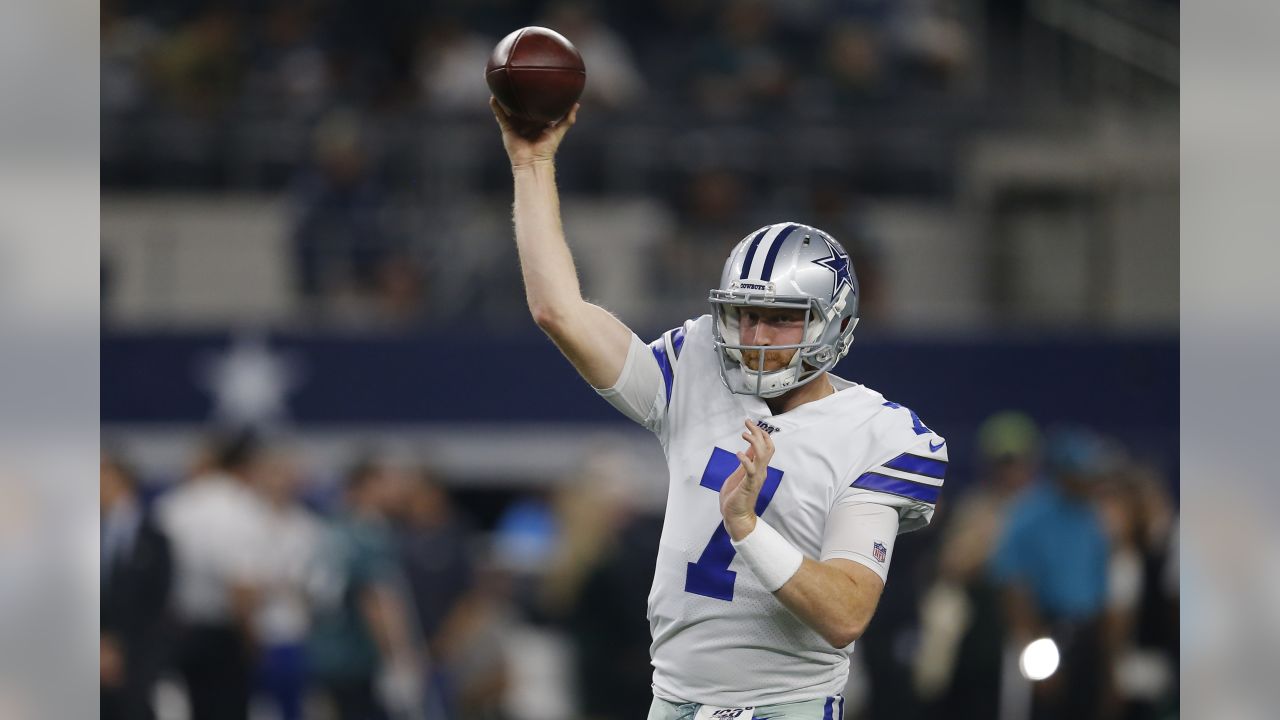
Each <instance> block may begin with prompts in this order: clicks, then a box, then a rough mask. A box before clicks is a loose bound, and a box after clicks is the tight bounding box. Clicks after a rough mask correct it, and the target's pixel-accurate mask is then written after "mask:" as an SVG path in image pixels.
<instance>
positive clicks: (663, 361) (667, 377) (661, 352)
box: [649, 337, 676, 407]
mask: <svg viewBox="0 0 1280 720" xmlns="http://www.w3.org/2000/svg"><path fill="white" fill-rule="evenodd" d="M649 349H650V350H652V351H653V357H654V358H655V359H656V360H657V361H658V368H659V369H660V370H662V380H663V382H664V383H666V386H667V407H671V383H672V382H673V381H674V380H675V379H676V371H675V368H674V367H672V365H671V361H670V359H668V358H667V342H666V338H665V337H660V338H658V339H657V340H654V341H653V342H651V343H649Z"/></svg>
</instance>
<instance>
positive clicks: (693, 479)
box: [599, 315, 947, 707]
mask: <svg viewBox="0 0 1280 720" xmlns="http://www.w3.org/2000/svg"><path fill="white" fill-rule="evenodd" d="M711 322H712V321H711V317H710V316H709V315H704V316H703V317H701V318H698V319H697V320H691V321H689V322H687V323H685V324H684V326H683V327H681V328H677V329H675V330H672V331H670V332H668V333H666V334H664V335H663V336H662V337H661V338H659V339H658V340H657V341H655V342H654V343H653V344H652V345H650V346H649V347H648V348H645V347H644V346H643V344H641V343H640V341H639V340H634V341H633V343H634V344H633V348H632V352H631V354H630V356H629V358H628V361H627V365H626V367H624V369H623V372H622V377H620V378H619V381H618V384H617V385H615V386H614V388H610V389H608V390H601V391H599V392H600V393H601V394H602V395H603V396H605V397H606V399H608V400H609V401H610V402H611V403H613V404H614V405H615V406H617V407H619V409H622V410H623V411H624V412H625V413H626V414H628V415H629V416H631V417H632V418H633V419H635V420H637V421H638V422H640V423H641V424H643V425H645V427H647V428H649V429H650V430H652V431H653V432H654V433H655V434H656V435H657V436H658V438H659V439H660V440H661V442H662V447H663V449H664V451H665V453H666V457H667V466H668V471H669V482H670V487H669V490H668V495H667V508H666V518H665V521H664V524H663V529H662V540H661V545H660V549H659V551H658V559H657V569H656V571H655V574H654V580H653V588H652V590H651V592H650V594H649V625H650V631H651V632H652V635H653V645H652V648H651V653H652V658H653V666H654V674H653V691H654V694H655V695H656V696H658V697H660V698H662V699H665V700H670V701H673V702H698V703H703V704H708V705H716V706H722V707H749V706H756V707H758V706H761V705H770V704H776V703H785V702H798V701H803V700H812V699H815V698H821V697H826V696H833V695H836V694H838V693H840V692H841V691H842V690H843V688H844V685H845V682H846V679H847V676H848V665H849V659H848V653H849V652H850V651H851V650H852V647H853V646H852V644H850V645H849V646H848V647H846V648H839V649H838V648H833V647H831V645H830V644H828V643H827V642H826V641H825V640H824V639H823V638H822V637H821V636H820V635H819V634H818V633H817V632H816V631H814V630H812V629H811V628H809V627H808V626H807V625H806V624H805V623H803V622H802V621H801V620H800V619H799V618H797V617H796V616H795V615H793V614H792V613H791V611H789V610H788V609H787V608H786V607H785V606H783V605H782V603H781V602H780V601H779V600H778V599H777V598H776V597H774V595H773V594H772V593H771V592H769V591H767V590H765V588H764V587H763V586H762V585H761V584H760V583H759V581H758V580H756V578H755V577H754V576H753V575H752V573H751V571H750V570H749V569H748V568H747V567H746V566H745V565H744V564H743V562H742V561H741V559H740V558H738V557H737V556H736V552H735V550H734V549H733V546H732V544H731V543H730V540H729V535H728V533H727V532H726V530H725V528H724V525H723V518H722V517H721V515H720V506H719V489H720V487H721V485H722V484H723V483H724V481H725V479H726V478H727V477H728V476H729V475H730V474H731V473H732V472H734V471H735V470H736V469H737V468H738V460H737V458H736V457H735V456H734V452H735V451H739V450H741V449H742V448H743V447H745V445H746V443H745V441H744V440H743V439H742V437H741V434H742V422H743V420H744V419H747V418H750V419H751V420H754V421H756V422H757V424H759V425H760V426H761V427H763V428H764V429H765V430H766V431H768V432H769V433H770V434H771V436H772V437H773V438H774V441H775V442H774V444H775V451H774V456H773V459H772V460H771V461H770V463H769V470H768V474H767V478H766V480H765V482H764V485H763V488H762V490H761V492H760V498H759V500H758V502H757V503H756V512H757V513H758V514H759V515H760V516H761V517H762V518H764V519H765V520H766V521H768V523H769V524H770V525H771V526H773V527H774V528H776V529H777V531H778V532H779V533H781V535H782V536H783V537H785V538H786V539H787V540H789V541H790V542H791V543H792V544H793V545H795V546H796V548H798V549H799V550H800V551H801V552H803V553H804V554H805V555H806V556H807V557H810V558H814V559H819V560H825V559H828V558H830V557H847V558H849V559H852V560H856V561H859V562H862V563H863V564H865V565H868V566H869V567H872V568H873V569H876V570H877V571H878V572H879V573H880V575H881V577H882V578H883V577H884V574H885V572H887V567H888V562H889V555H890V554H891V552H892V540H893V538H892V537H887V538H884V539H883V541H882V542H880V541H877V542H874V543H870V542H868V544H872V545H873V547H867V548H865V549H864V548H855V549H853V550H854V552H850V551H849V550H850V549H849V548H833V547H830V542H829V541H830V536H831V528H829V527H828V518H829V516H830V515H831V514H832V511H833V509H835V508H837V507H839V506H842V505H848V504H851V503H858V504H864V503H875V504H877V505H883V506H888V507H891V508H893V509H894V510H896V511H897V513H898V518H899V522H898V525H897V532H907V531H910V530H914V529H916V528H919V527H923V526H924V525H926V524H928V522H929V520H930V519H931V518H932V516H933V507H934V503H935V502H936V501H937V497H938V494H939V492H940V490H941V486H942V477H943V474H944V473H943V471H944V470H945V468H946V462H947V450H946V446H945V441H944V440H943V439H942V438H941V437H939V436H938V435H936V434H935V433H933V432H932V431H931V430H930V429H929V428H928V427H926V426H925V425H924V424H923V423H922V422H921V421H920V420H919V418H917V417H916V415H915V413H913V412H912V411H910V410H909V409H907V408H905V407H902V406H900V405H898V404H897V403H892V402H887V401H886V400H885V398H884V397H883V396H881V395H880V394H879V393H877V392H875V391H873V390H870V389H868V388H866V387H864V386H862V385H858V384H856V383H851V382H848V381H846V380H843V379H841V378H837V377H835V376H829V377H830V378H831V382H832V384H833V385H834V386H835V388H836V390H837V391H838V392H836V393H834V394H832V395H829V396H827V397H824V398H822V399H820V400H815V401H812V402H809V403H806V404H804V405H802V406H800V407H798V408H795V409H793V410H791V411H789V412H786V413H783V414H782V415H778V416H774V415H772V414H771V413H770V411H769V408H768V406H767V405H766V404H765V402H764V401H763V400H762V399H760V398H758V397H754V396H749V395H738V394H734V393H731V392H730V391H729V390H728V389H727V388H726V387H725V386H724V384H723V383H722V382H721V379H720V374H719V362H720V360H719V356H718V354H717V352H716V350H715V347H714V345H713V343H712V333H711ZM638 350H639V351H638ZM650 363H651V365H650ZM654 366H656V368H657V370H658V372H657V373H654V372H653V370H654ZM636 378H648V380H645V381H637V380H636ZM654 386H656V387H654ZM890 534H892V530H891V531H890ZM877 566H878V567H877Z"/></svg>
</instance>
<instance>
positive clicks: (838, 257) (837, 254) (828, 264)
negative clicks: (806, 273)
mask: <svg viewBox="0 0 1280 720" xmlns="http://www.w3.org/2000/svg"><path fill="white" fill-rule="evenodd" d="M820 237H821V238H822V241H823V242H825V243H826V244H827V250H828V251H829V252H830V253H831V254H830V255H828V256H827V257H824V258H822V259H821V260H814V261H813V263H814V264H815V265H821V266H822V267H824V268H826V269H828V270H830V271H831V272H833V273H835V274H836V276H835V279H834V280H833V281H832V284H831V297H832V298H836V297H839V296H840V290H841V288H842V287H844V286H846V285H847V286H849V291H850V292H853V276H852V275H850V274H849V254H848V253H846V252H845V251H844V250H842V249H841V248H840V246H839V245H837V244H835V242H833V241H832V240H831V238H829V237H827V236H825V235H821V236H820Z"/></svg>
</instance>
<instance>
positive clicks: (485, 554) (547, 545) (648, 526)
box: [100, 412, 1178, 720]
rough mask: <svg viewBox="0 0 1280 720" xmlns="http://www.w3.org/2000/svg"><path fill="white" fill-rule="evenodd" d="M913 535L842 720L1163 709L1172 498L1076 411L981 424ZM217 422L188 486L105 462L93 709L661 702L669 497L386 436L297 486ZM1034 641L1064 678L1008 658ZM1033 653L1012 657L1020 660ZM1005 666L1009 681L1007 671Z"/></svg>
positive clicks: (622, 707)
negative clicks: (1041, 421)
mask: <svg viewBox="0 0 1280 720" xmlns="http://www.w3.org/2000/svg"><path fill="white" fill-rule="evenodd" d="M974 452H976V456H975V457H976V458H978V463H977V467H980V468H981V470H980V471H979V472H978V474H977V475H976V476H975V477H973V478H949V479H948V488H950V489H951V494H949V495H946V496H944V501H943V503H942V504H940V506H939V512H938V517H937V519H936V521H935V525H937V527H934V528H931V529H930V530H928V531H925V532H922V533H915V534H910V535H906V536H904V537H903V538H902V539H901V541H900V545H899V548H898V549H897V551H896V553H895V561H894V569H893V572H892V573H891V576H890V582H889V583H888V585H887V586H886V590H885V595H884V597H883V599H882V601H881V603H880V608H879V610H878V612H877V614H876V618H875V620H874V622H873V623H872V625H871V628H870V629H869V631H868V632H867V633H866V635H865V636H864V637H863V638H862V639H861V640H860V641H859V642H858V645H857V649H856V650H855V652H854V656H853V659H854V665H853V672H852V675H851V682H850V686H849V689H848V690H847V693H846V694H847V695H848V697H849V712H848V717H849V718H851V719H852V718H863V719H865V720H880V719H885V718H895V719H899V720H900V719H902V718H921V719H924V718H942V719H949V718H956V719H961V718H975V719H978V718H982V719H988V718H1009V719H1014V720H1016V719H1018V718H1034V719H1035V720H1041V719H1044V718H1059V717H1061V718H1085V717H1087V718H1101V719H1114V720H1153V719H1155V718H1168V717H1176V715H1177V697H1178V682H1177V677H1178V550H1177V542H1176V537H1177V535H1176V532H1177V510H1176V503H1175V500H1174V498H1172V497H1171V495H1170V487H1169V486H1168V483H1167V481H1166V480H1165V478H1163V477H1162V476H1161V475H1160V474H1159V473H1158V471H1157V469H1156V468H1153V467H1151V466H1150V465H1148V464H1145V463H1143V462H1141V461H1139V460H1137V459H1135V458H1133V457H1130V456H1129V455H1128V454H1127V453H1126V452H1125V450H1124V448H1122V447H1119V446H1118V445H1117V444H1115V443H1114V442H1111V441H1109V440H1107V439H1106V438H1103V437H1100V436H1098V435H1096V434H1095V433H1093V432H1091V431H1089V430H1088V429H1086V428H1080V427H1063V428H1052V429H1050V430H1049V431H1048V432H1047V433H1046V434H1044V435H1042V434H1041V431H1040V429H1039V428H1038V427H1037V426H1036V425H1035V423H1034V422H1032V421H1031V420H1030V419H1029V418H1027V417H1026V416H1024V415H1022V414H1019V413H1013V412H1009V413H1002V414H999V415H996V416H994V417H992V418H990V419H989V420H988V421H986V423H985V424H984V425H983V427H982V428H981V432H980V433H979V447H978V448H976V449H974ZM301 460H302V458H300V457H299V455H298V454H297V453H295V452H293V451H291V450H290V449H289V445H288V444H287V443H285V442H283V441H268V440H264V439H263V438H261V437H259V436H256V435H253V434H250V433H235V434H229V435H226V436H219V437H217V438H216V439H213V440H211V441H210V442H209V444H208V445H207V446H206V447H204V448H203V449H202V451H201V453H200V455H199V456H198V457H196V458H194V459H193V461H192V463H191V467H190V468H189V470H188V471H187V472H185V473H184V474H183V477H182V478H180V479H178V480H177V481H176V482H165V483H164V484H157V483H155V482H144V481H142V480H141V479H140V478H138V477H137V476H136V475H135V474H134V473H133V472H132V471H131V470H130V468H129V465H128V463H127V461H126V459H125V458H124V457H123V456H122V455H121V454H120V453H119V452H111V451H108V452H105V453H104V455H103V458H102V465H101V502H102V525H101V532H102V543H101V547H102V562H101V574H102V577H101V581H102V591H101V626H102V634H101V664H100V671H101V685H102V716H103V717H104V718H152V717H159V718H162V720H168V719H170V718H172V719H173V720H178V719H179V718H194V719H195V720H202V719H205V718H207V719H208V720H220V719H222V718H248V717H252V718H255V720H256V719H261V720H270V719H273V718H279V719H281V720H290V719H293V718H320V719H321V720H323V719H325V718H339V719H342V720H366V719H368V718H431V719H433V720H435V719H442V718H464V719H469V718H485V719H489V718H510V719H511V720H556V719H563V718H573V717H581V718H599V719H601V720H604V719H607V718H619V719H621V718H629V717H635V716H636V714H637V713H642V712H643V711H644V710H643V709H644V708H645V707H647V706H648V702H649V698H650V694H649V693H650V690H649V674H650V667H649V664H648V644H649V637H648V626H647V623H646V621H645V608H646V598H647V595H648V590H649V583H650V581H651V579H652V577H653V563H654V558H655V555H656V552H657V542H658V536H659V534H660V531H661V516H660V509H658V508H647V507H643V506H641V505H639V504H637V501H636V499H635V497H634V493H633V492H630V491H628V490H627V489H626V485H625V483H622V482H620V479H619V472H620V471H619V468H623V467H626V465H625V463H624V462H621V461H619V460H618V459H617V458H613V457H609V456H600V457H597V458H594V459H592V460H589V461H588V462H587V463H586V465H585V466H584V467H583V468H582V470H581V471H580V472H579V473H578V475H577V476H576V477H573V478H567V479H565V480H564V481H563V482H561V483H558V484H556V485H555V486H553V487H548V488H544V489H538V490H535V491H532V492H529V491H514V490H513V491H512V492H510V493H508V494H507V496H506V497H504V499H503V500H502V502H501V503H499V504H498V505H497V506H494V507H489V508H487V509H486V508H484V507H478V506H475V505H474V504H473V503H468V502H466V501H465V499H463V498H462V497H461V496H460V494H459V490H458V488H456V487H453V486H451V485H450V484H448V483H447V482H446V481H445V480H444V479H443V478H440V477H438V476H436V475H435V474H433V473H432V472H431V471H429V470H427V469H425V468H422V467H419V466H416V465H415V464H414V463H412V462H408V461H406V460H405V459H403V458H399V457H398V456H395V455H393V454H390V453H385V452H381V453H380V452H374V451H371V452H369V453H366V454H364V455H362V456H361V457H359V458H356V459H355V460H354V461H353V462H352V463H351V465H350V467H348V468H346V469H345V470H344V471H343V472H342V473H341V477H340V478H330V479H329V480H325V481H317V480H316V479H315V478H309V477H307V475H308V473H306V472H304V466H303V464H302V462H301ZM1038 638H1050V639H1052V640H1053V641H1054V643H1056V647H1057V648H1058V651H1059V654H1060V664H1059V666H1058V667H1057V671H1056V672H1055V673H1053V674H1052V675H1051V676H1050V677H1049V678H1048V679H1046V680H1043V681H1040V682H1036V683H1033V684H1028V683H1027V682H1026V680H1024V679H1023V673H1025V672H1026V667H1025V662H1026V660H1025V658H1022V659H1020V657H1019V653H1020V652H1021V650H1022V649H1023V648H1025V647H1026V646H1027V645H1028V644H1029V643H1030V642H1031V641H1032V640H1035V639H1038ZM1020 663H1021V664H1020ZM1020 668H1021V671H1020Z"/></svg>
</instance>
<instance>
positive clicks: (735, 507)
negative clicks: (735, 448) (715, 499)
mask: <svg viewBox="0 0 1280 720" xmlns="http://www.w3.org/2000/svg"><path fill="white" fill-rule="evenodd" d="M744 425H746V428H747V431H746V432H744V433H742V439H743V440H746V441H747V448H746V450H744V451H742V452H740V453H736V454H737V456H738V463H739V465H738V469H737V470H735V471H734V472H733V474H731V475H730V476H729V477H728V478H727V479H726V480H725V481H724V485H723V486H721V488H720V514H721V515H722V516H723V517H724V527H725V530H728V531H729V536H730V537H731V538H733V539H734V540H741V539H742V538H744V537H746V536H747V535H749V534H751V531H752V530H754V529H755V526H756V499H757V498H759V497H760V490H761V489H763V488H764V481H765V478H766V477H767V476H768V474H769V461H770V460H772V459H773V438H771V437H769V433H767V432H765V431H764V430H763V429H762V428H760V426H758V425H756V424H755V423H754V422H752V421H751V420H749V419H748V420H746V421H745V422H744Z"/></svg>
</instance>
